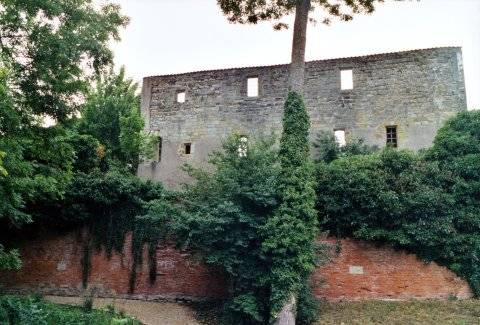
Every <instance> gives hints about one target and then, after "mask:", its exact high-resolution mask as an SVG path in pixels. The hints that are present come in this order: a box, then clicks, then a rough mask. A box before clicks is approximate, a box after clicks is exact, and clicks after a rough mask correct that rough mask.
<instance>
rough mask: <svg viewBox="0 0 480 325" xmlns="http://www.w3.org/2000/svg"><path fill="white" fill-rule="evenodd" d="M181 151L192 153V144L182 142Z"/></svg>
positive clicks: (187, 153)
mask: <svg viewBox="0 0 480 325" xmlns="http://www.w3.org/2000/svg"><path fill="white" fill-rule="evenodd" d="M183 153H184V154H186V155H189V154H191V153H192V144H191V143H184V144H183Z"/></svg>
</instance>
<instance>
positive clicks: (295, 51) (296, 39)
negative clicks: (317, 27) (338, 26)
mask: <svg viewBox="0 0 480 325" xmlns="http://www.w3.org/2000/svg"><path fill="white" fill-rule="evenodd" d="M310 7H311V0H298V2H297V5H296V10H295V23H294V26H293V42H292V63H291V65H290V89H291V90H293V91H297V92H299V93H300V94H303V84H304V82H305V47H306V43H307V25H308V13H309V12H310Z"/></svg>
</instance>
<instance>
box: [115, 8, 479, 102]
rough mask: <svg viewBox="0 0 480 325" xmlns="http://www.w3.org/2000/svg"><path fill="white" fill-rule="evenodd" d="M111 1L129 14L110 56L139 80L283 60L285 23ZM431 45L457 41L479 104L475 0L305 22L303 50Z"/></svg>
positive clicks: (343, 52) (315, 53) (322, 52)
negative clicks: (243, 21) (277, 25)
mask: <svg viewBox="0 0 480 325" xmlns="http://www.w3.org/2000/svg"><path fill="white" fill-rule="evenodd" d="M112 1H114V2H116V3H119V4H120V5H121V6H122V8H123V13H124V14H125V15H127V16H129V17H130V18H131V22H130V25H129V26H128V27H127V28H126V29H125V30H124V31H123V32H122V41H121V42H120V43H116V44H114V45H113V48H114V51H115V56H116V58H115V60H116V64H117V65H119V66H120V65H124V66H125V67H126V69H127V74H128V75H129V76H131V77H133V78H134V79H135V80H136V81H139V82H141V80H142V78H143V77H146V76H152V75H161V74H169V73H181V72H189V71H197V70H206V69H219V68H230V67H243V66H255V65H271V64H279V63H288V62H289V60H290V50H291V42H292V41H291V37H292V30H291V29H289V30H286V31H285V30H284V31H274V30H273V28H272V24H271V23H262V24H259V25H236V24H231V23H228V22H227V19H226V18H225V17H224V16H223V15H222V13H221V11H220V9H219V8H218V6H217V4H216V0H112ZM315 17H318V18H320V17H321V13H319V12H318V13H316V14H315ZM289 20H291V18H290V19H287V20H286V22H288V21H289ZM319 21H321V19H319ZM437 46H461V47H462V48H463V59H464V68H465V81H466V86H467V103H468V107H469V108H470V109H473V108H479V109H480V0H420V1H418V2H417V1H415V0H413V1H405V2H394V1H389V0H386V3H384V4H380V5H379V6H378V7H377V10H376V11H375V12H374V13H373V14H372V15H361V16H355V18H354V20H353V21H351V22H338V21H335V22H333V23H332V25H330V26H325V25H323V24H317V25H316V26H315V25H312V24H310V25H309V27H308V35H307V51H306V58H307V60H317V59H325V58H337V57H348V56H357V55H365V54H374V53H383V52H394V51H402V50H411V49H418V48H429V47H437Z"/></svg>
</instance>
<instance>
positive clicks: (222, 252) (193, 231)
mask: <svg viewBox="0 0 480 325" xmlns="http://www.w3.org/2000/svg"><path fill="white" fill-rule="evenodd" d="M240 138H241V137H240V136H232V138H230V139H229V140H228V141H226V142H225V143H224V145H223V150H222V151H217V152H215V153H214V154H213V155H212V157H211V164H212V165H213V167H214V170H215V171H214V172H213V173H209V172H206V171H203V170H198V169H194V168H192V167H188V168H187V170H188V172H189V173H190V175H192V176H193V177H194V178H195V179H196V183H195V184H193V185H187V186H186V189H185V191H184V192H182V193H181V194H180V197H179V202H178V204H179V207H181V210H180V209H179V210H180V213H179V214H178V216H177V217H176V220H175V222H174V223H173V228H174V233H175V234H176V236H178V239H179V240H180V243H183V245H184V246H185V247H188V248H190V249H192V250H193V251H195V252H197V253H198V255H199V257H200V258H202V260H203V261H204V262H206V263H207V264H208V265H214V266H217V267H220V268H221V269H222V270H223V271H224V272H225V274H226V276H227V279H228V280H229V289H230V294H229V296H230V299H229V301H228V302H227V303H226V305H225V311H226V318H225V322H228V323H231V324H266V323H267V322H268V319H269V303H268V302H269V284H268V283H269V280H268V278H269V277H270V274H269V269H268V267H269V266H268V264H266V262H267V261H266V260H265V258H264V251H263V247H262V242H263V240H264V235H263V227H265V225H266V223H267V221H268V217H269V215H270V214H271V213H272V212H273V210H274V209H275V208H276V207H277V205H278V193H277V185H278V184H277V181H278V174H279V165H278V163H277V153H276V151H275V150H274V149H273V144H274V141H273V140H258V141H254V140H253V139H249V141H248V149H247V154H246V155H245V156H243V155H240V154H239V151H238V150H239V146H240V145H241V142H240V141H241V140H240Z"/></svg>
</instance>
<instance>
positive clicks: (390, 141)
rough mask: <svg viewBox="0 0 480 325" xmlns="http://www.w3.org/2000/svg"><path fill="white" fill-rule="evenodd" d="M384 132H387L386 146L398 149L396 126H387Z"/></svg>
mask: <svg viewBox="0 0 480 325" xmlns="http://www.w3.org/2000/svg"><path fill="white" fill-rule="evenodd" d="M386 131H387V146H389V147H393V148H397V147H398V138H397V126H396V125H390V126H387V128H386Z"/></svg>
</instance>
